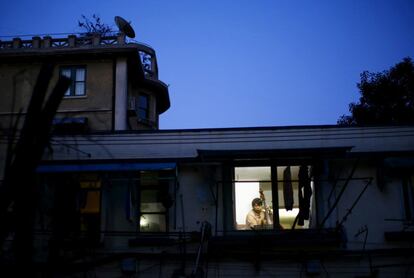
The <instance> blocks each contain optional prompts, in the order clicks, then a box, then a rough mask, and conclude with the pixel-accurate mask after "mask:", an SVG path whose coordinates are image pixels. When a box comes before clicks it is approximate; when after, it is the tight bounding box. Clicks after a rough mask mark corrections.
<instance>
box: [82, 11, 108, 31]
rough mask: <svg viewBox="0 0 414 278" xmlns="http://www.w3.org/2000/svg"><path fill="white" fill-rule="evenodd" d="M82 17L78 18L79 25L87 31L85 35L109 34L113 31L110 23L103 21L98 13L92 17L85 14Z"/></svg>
mask: <svg viewBox="0 0 414 278" xmlns="http://www.w3.org/2000/svg"><path fill="white" fill-rule="evenodd" d="M81 17H82V19H81V20H78V26H79V27H80V28H81V29H82V30H84V31H85V33H83V34H84V35H85V36H92V35H95V34H99V35H101V36H107V35H109V34H110V33H111V32H112V30H111V28H110V27H109V25H107V24H105V23H102V22H101V18H100V17H99V16H98V15H96V14H93V15H92V18H91V19H90V18H88V17H86V16H84V15H82V16H81Z"/></svg>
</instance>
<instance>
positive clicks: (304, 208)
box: [298, 165, 312, 226]
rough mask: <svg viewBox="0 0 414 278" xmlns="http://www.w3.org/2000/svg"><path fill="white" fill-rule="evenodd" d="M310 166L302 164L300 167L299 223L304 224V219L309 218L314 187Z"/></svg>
mask: <svg viewBox="0 0 414 278" xmlns="http://www.w3.org/2000/svg"><path fill="white" fill-rule="evenodd" d="M310 182H311V180H310V178H309V173H308V166H304V165H302V166H300V168H299V190H298V191H299V193H298V195H299V196H298V197H299V214H298V216H299V217H298V225H299V226H303V225H304V220H309V214H310V200H311V196H312V187H311V184H310Z"/></svg>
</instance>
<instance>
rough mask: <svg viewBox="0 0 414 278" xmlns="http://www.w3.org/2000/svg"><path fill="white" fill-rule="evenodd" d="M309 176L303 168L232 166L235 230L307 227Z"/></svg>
mask: <svg viewBox="0 0 414 278" xmlns="http://www.w3.org/2000/svg"><path fill="white" fill-rule="evenodd" d="M310 174H311V173H310V167H309V166H304V165H302V166H299V165H286V166H253V167H252V166H248V167H234V184H233V197H234V208H233V211H234V219H235V229H237V230H251V229H275V228H276V229H292V228H294V229H306V228H309V226H310V221H311V207H312V204H311V202H312V191H313V181H312V180H311V175H310ZM256 204H258V205H259V206H255V205H256Z"/></svg>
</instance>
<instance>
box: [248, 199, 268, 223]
mask: <svg viewBox="0 0 414 278" xmlns="http://www.w3.org/2000/svg"><path fill="white" fill-rule="evenodd" d="M262 206H263V202H262V200H261V199H260V198H254V199H253V201H252V210H251V211H249V213H248V214H247V215H246V229H255V226H262V225H264V224H265V223H266V220H265V213H264V211H263V207H262Z"/></svg>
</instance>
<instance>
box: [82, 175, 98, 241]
mask: <svg viewBox="0 0 414 278" xmlns="http://www.w3.org/2000/svg"><path fill="white" fill-rule="evenodd" d="M79 184H80V192H79V194H80V196H79V202H80V204H79V213H80V223H79V224H80V231H81V233H82V235H83V236H84V237H85V238H86V239H87V240H88V241H89V242H91V243H98V242H99V240H100V216H101V181H100V179H99V178H98V177H97V176H96V175H82V176H81V180H80V181H79Z"/></svg>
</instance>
